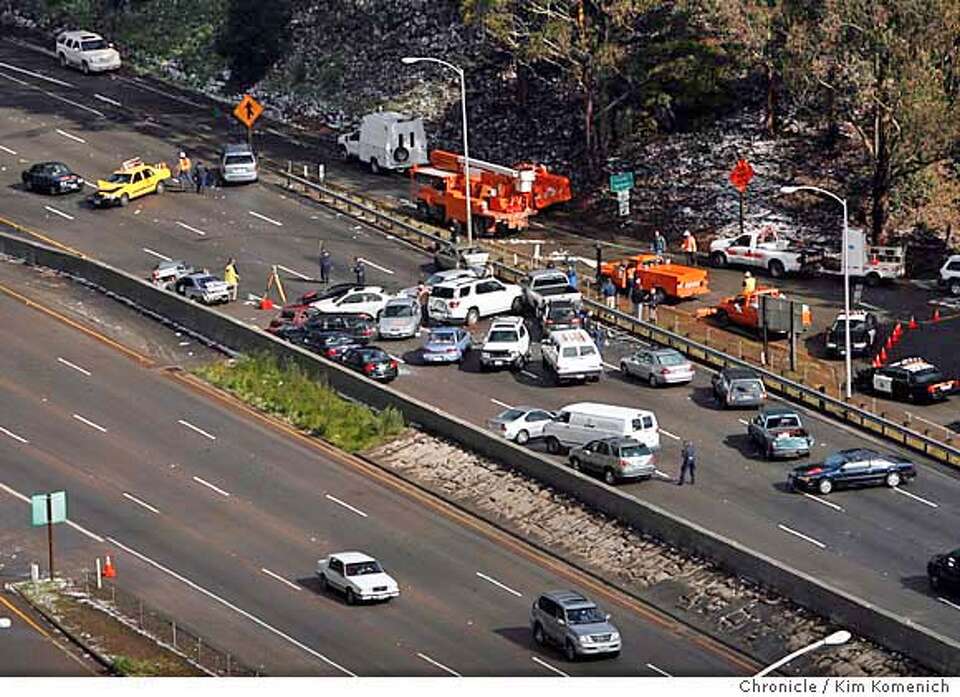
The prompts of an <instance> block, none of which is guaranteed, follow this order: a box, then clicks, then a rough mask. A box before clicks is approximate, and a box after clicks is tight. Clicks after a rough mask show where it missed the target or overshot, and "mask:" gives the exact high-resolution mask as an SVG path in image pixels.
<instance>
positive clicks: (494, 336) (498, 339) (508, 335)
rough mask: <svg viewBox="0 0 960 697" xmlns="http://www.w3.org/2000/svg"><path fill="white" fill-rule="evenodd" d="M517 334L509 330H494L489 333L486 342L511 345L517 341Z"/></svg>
mask: <svg viewBox="0 0 960 697" xmlns="http://www.w3.org/2000/svg"><path fill="white" fill-rule="evenodd" d="M519 340H520V339H519V337H518V336H517V333H516V332H515V331H513V330H511V329H494V330H493V331H491V332H490V336H489V337H487V341H489V342H490V343H492V344H493V343H505V344H506V343H513V342H516V341H519Z"/></svg>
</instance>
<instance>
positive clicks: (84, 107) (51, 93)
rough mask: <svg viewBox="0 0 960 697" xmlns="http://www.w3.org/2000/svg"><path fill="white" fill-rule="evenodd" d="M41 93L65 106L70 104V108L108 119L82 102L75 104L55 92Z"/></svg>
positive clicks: (44, 91)
mask: <svg viewBox="0 0 960 697" xmlns="http://www.w3.org/2000/svg"><path fill="white" fill-rule="evenodd" d="M40 91H41V92H43V93H44V94H45V95H47V96H48V97H53V98H54V99H56V100H59V101H61V102H64V103H65V104H69V105H70V106H75V107H77V109H83V110H84V111H89V112H90V113H91V114H93V115H95V116H99V117H100V118H102V119H105V118H107V115H106V114H104V113H103V112H102V111H98V110H96V109H92V108H90V107H88V106H87V105H86V104H81V103H80V102H75V101H73V100H72V99H67V98H66V97H61V96H60V95H59V94H54V93H53V92H47V91H46V90H40ZM83 142H86V141H83Z"/></svg>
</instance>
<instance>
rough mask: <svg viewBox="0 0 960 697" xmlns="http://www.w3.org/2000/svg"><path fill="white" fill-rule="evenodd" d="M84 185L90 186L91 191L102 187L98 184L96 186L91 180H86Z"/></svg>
mask: <svg viewBox="0 0 960 697" xmlns="http://www.w3.org/2000/svg"><path fill="white" fill-rule="evenodd" d="M83 183H84V184H85V185H87V186H89V187H90V188H91V189H99V188H100V187H98V186H97V185H96V184H94V183H93V182H92V181H89V180H87V179H84V180H83Z"/></svg>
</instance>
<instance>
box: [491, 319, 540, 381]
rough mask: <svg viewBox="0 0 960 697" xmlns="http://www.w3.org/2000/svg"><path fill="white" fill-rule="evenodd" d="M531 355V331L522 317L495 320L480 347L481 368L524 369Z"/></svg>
mask: <svg viewBox="0 0 960 697" xmlns="http://www.w3.org/2000/svg"><path fill="white" fill-rule="evenodd" d="M529 357H530V332H529V331H527V326H526V325H525V324H524V323H523V318H522V317H501V318H499V319H495V320H493V323H492V324H491V325H490V329H489V330H488V331H487V336H486V337H484V339H483V346H482V347H481V348H480V369H481V370H488V369H490V368H503V367H505V366H510V368H512V369H515V370H522V369H523V367H524V366H525V365H526V364H527V360H528V359H529Z"/></svg>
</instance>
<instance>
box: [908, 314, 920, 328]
mask: <svg viewBox="0 0 960 697" xmlns="http://www.w3.org/2000/svg"><path fill="white" fill-rule="evenodd" d="M919 328H920V325H919V324H917V318H916V317H914V316H913V315H910V324H908V325H907V329H919Z"/></svg>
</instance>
